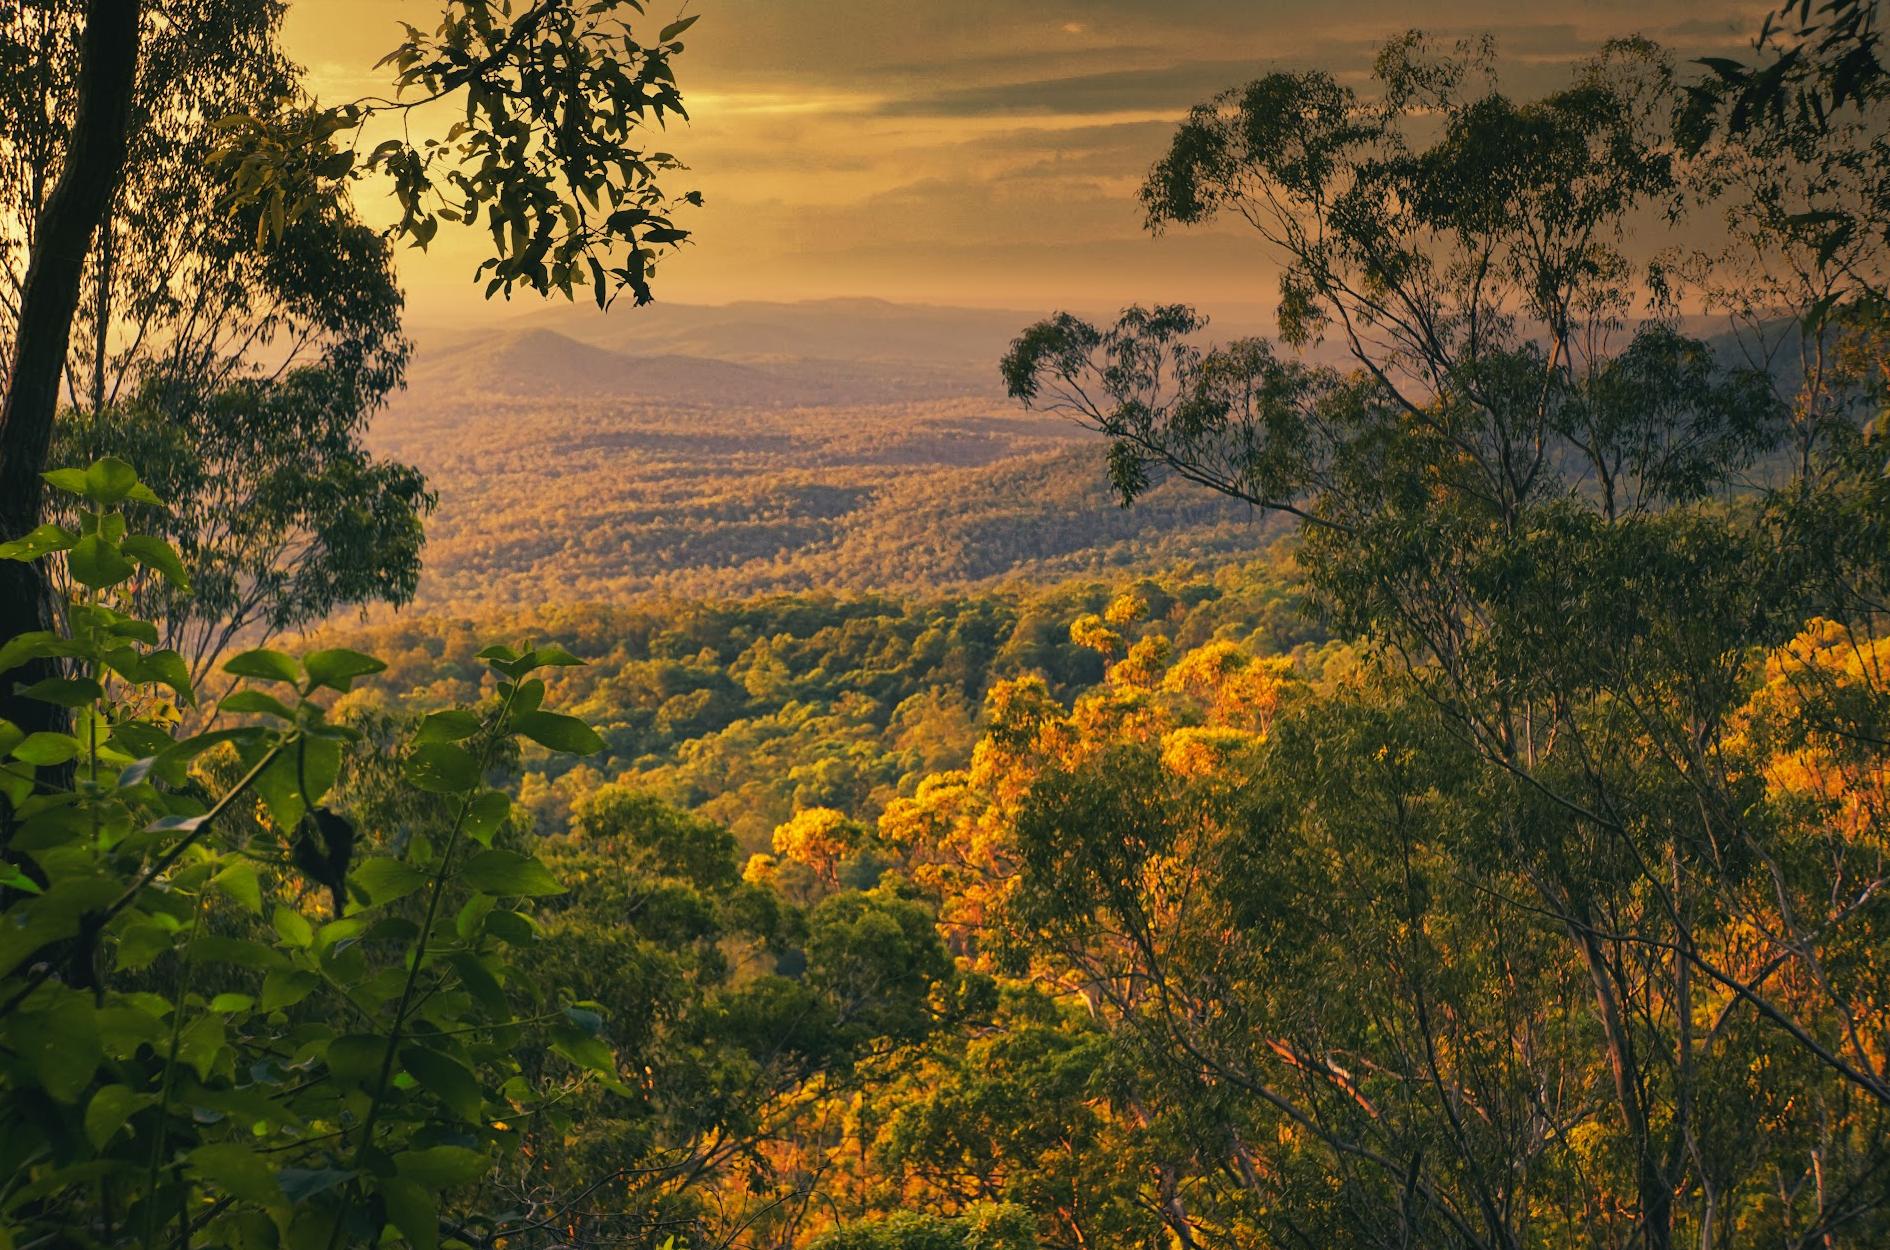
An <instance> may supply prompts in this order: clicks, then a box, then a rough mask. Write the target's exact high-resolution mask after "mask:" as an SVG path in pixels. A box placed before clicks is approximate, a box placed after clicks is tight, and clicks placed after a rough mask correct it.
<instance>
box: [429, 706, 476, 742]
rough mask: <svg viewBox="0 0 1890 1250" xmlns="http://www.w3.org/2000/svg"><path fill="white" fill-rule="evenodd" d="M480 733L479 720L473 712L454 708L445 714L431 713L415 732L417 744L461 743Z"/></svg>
mask: <svg viewBox="0 0 1890 1250" xmlns="http://www.w3.org/2000/svg"><path fill="white" fill-rule="evenodd" d="M478 732H479V718H478V717H477V716H474V715H473V714H472V713H471V712H468V711H464V710H462V709H459V708H454V709H452V710H450V711H445V712H431V713H429V714H428V715H427V718H426V719H425V720H423V721H421V722H420V728H419V730H418V731H416V732H415V734H414V736H413V740H414V741H415V742H460V741H463V740H464V739H467V738H470V737H472V736H473V735H474V734H476V733H478Z"/></svg>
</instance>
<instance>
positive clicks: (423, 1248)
mask: <svg viewBox="0 0 1890 1250" xmlns="http://www.w3.org/2000/svg"><path fill="white" fill-rule="evenodd" d="M375 1186H376V1188H378V1189H379V1190H380V1191H381V1200H382V1201H383V1202H384V1203H386V1205H387V1218H388V1221H389V1222H391V1223H392V1224H393V1226H394V1227H395V1228H398V1229H399V1230H400V1235H401V1236H403V1237H405V1238H406V1239H407V1244H408V1245H410V1246H412V1247H413V1250H435V1247H436V1246H437V1245H438V1244H439V1239H440V1211H439V1204H438V1203H437V1202H436V1201H435V1200H434V1197H433V1194H432V1193H431V1192H430V1191H429V1190H428V1189H427V1188H426V1187H425V1186H424V1185H421V1184H420V1183H418V1182H416V1181H412V1180H408V1179H406V1178H404V1177H399V1176H389V1177H384V1178H382V1179H381V1180H378V1181H376V1182H375Z"/></svg>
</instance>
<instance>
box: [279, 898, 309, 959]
mask: <svg viewBox="0 0 1890 1250" xmlns="http://www.w3.org/2000/svg"><path fill="white" fill-rule="evenodd" d="M270 922H271V923H272V924H274V925H275V928H276V932H277V933H278V934H280V935H281V937H282V940H283V941H284V942H286V943H287V944H289V945H290V946H293V947H295V948H296V949H297V950H305V949H307V948H308V946H309V945H311V944H312V943H313V942H314V941H315V930H314V927H313V926H311V925H310V924H309V922H308V919H307V918H306V917H305V916H303V915H302V913H301V912H299V911H296V910H294V909H293V908H290V907H278V908H276V911H275V915H273V916H272V917H270Z"/></svg>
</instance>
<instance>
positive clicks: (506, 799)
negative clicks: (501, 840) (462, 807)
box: [465, 790, 512, 846]
mask: <svg viewBox="0 0 1890 1250" xmlns="http://www.w3.org/2000/svg"><path fill="white" fill-rule="evenodd" d="M511 814H512V796H511V795H509V794H506V793H504V792H503V791H500V790H482V791H480V792H479V794H478V796H477V797H475V798H474V799H473V801H472V803H471V804H470V805H469V806H468V808H467V810H466V825H465V829H466V836H467V837H469V838H471V839H472V840H473V841H475V842H477V843H479V845H481V846H491V845H492V835H493V834H495V833H497V832H498V831H499V829H500V827H501V826H502V825H504V824H505V822H506V819H507V818H508V817H509V816H511Z"/></svg>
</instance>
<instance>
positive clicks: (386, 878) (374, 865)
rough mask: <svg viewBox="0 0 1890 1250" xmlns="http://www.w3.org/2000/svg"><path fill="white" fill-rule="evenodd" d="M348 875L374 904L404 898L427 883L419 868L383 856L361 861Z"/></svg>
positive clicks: (403, 861)
mask: <svg viewBox="0 0 1890 1250" xmlns="http://www.w3.org/2000/svg"><path fill="white" fill-rule="evenodd" d="M349 875H350V877H352V879H353V880H354V883H355V884H356V885H358V886H360V887H361V891H362V893H364V894H366V895H367V896H368V898H369V899H371V900H373V902H374V904H375V905H376V906H379V905H381V904H383V903H391V902H393V901H394V900H395V899H397V898H405V897H406V896H407V895H409V894H412V893H413V892H414V891H415V890H417V889H419V888H420V887H421V886H423V885H425V884H426V883H427V874H426V873H424V872H422V871H420V869H418V868H416V867H414V866H413V865H412V864H409V863H408V862H406V861H405V860H401V859H391V858H388V857H385V856H383V857H380V858H377V859H370V860H366V861H363V862H362V863H361V864H360V866H358V867H357V868H356V869H355V870H354V871H353V872H352V873H350V874H349Z"/></svg>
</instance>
